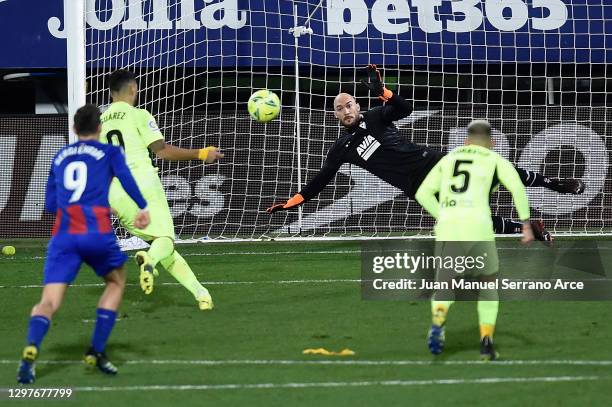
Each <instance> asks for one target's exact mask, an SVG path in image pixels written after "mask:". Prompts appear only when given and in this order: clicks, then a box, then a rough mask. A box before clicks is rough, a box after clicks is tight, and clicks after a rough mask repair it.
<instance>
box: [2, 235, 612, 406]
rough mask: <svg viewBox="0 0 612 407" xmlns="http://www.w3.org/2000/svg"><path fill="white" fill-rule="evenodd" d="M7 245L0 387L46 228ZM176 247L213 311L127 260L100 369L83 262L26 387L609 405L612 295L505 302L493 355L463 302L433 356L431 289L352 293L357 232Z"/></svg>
mask: <svg viewBox="0 0 612 407" xmlns="http://www.w3.org/2000/svg"><path fill="white" fill-rule="evenodd" d="M1 243H2V242H0V244H1ZM4 244H13V245H15V246H16V248H17V254H16V255H15V256H13V257H6V256H3V257H0V287H1V288H0V303H1V304H2V306H1V307H0V309H1V311H0V315H1V318H0V320H1V321H2V323H1V324H0V388H3V389H6V388H15V387H17V386H16V383H15V373H16V368H17V360H18V358H19V356H20V352H21V349H22V347H23V345H24V337H25V334H26V328H27V319H28V315H29V312H30V309H31V307H32V305H33V304H34V303H35V302H36V301H37V300H38V299H39V297H40V291H41V288H40V287H39V285H40V282H41V277H42V268H43V264H44V251H45V244H46V242H45V241H33V240H27V241H13V242H12V243H8V242H5V243H4ZM178 250H179V251H180V252H181V253H182V254H183V255H184V256H185V259H186V260H187V261H188V263H189V264H190V265H191V267H192V268H193V270H194V271H195V273H196V274H197V276H198V278H199V279H200V281H203V282H206V285H207V287H208V288H209V289H210V291H211V294H212V295H213V298H214V301H215V309H214V310H213V311H211V312H201V311H199V310H198V308H197V305H196V303H195V301H194V300H193V299H192V297H191V295H190V294H189V293H188V292H187V291H186V290H185V289H184V288H183V287H181V286H179V285H178V284H176V282H175V281H174V280H173V279H172V277H171V276H170V275H168V274H167V273H165V272H163V271H162V272H161V274H160V277H159V278H158V279H157V281H156V286H155V290H154V292H153V294H152V295H150V296H145V295H144V294H142V292H141V291H140V288H139V286H138V273H137V269H136V266H135V265H134V264H133V261H130V262H128V265H127V270H128V283H129V285H128V287H127V290H126V294H125V299H124V303H123V305H122V307H121V310H120V314H119V320H118V321H117V324H116V326H115V330H114V332H113V334H112V335H111V338H110V342H109V345H108V349H107V352H108V355H109V357H110V358H111V360H112V361H114V362H115V363H116V364H117V366H118V368H119V375H117V376H116V377H105V376H103V375H102V374H100V373H98V372H92V371H88V370H87V369H86V368H85V366H84V365H83V364H82V363H81V357H82V354H83V353H84V351H85V350H86V348H87V346H88V343H89V338H90V335H91V332H92V330H93V322H94V319H95V307H96V302H97V299H98V297H99V295H100V293H101V291H102V287H101V285H100V280H99V279H97V277H96V276H95V274H94V273H93V272H92V271H91V270H89V269H88V268H84V269H83V270H81V273H80V274H79V277H78V278H77V280H76V281H75V283H74V286H73V287H71V288H70V289H69V290H68V294H67V297H66V299H65V302H64V304H63V306H62V308H61V309H60V311H59V313H58V314H57V316H56V317H55V318H54V320H53V322H52V327H51V329H50V331H49V334H48V336H47V338H46V339H45V341H44V342H43V346H42V349H41V352H40V358H39V363H38V365H37V375H38V381H37V383H36V387H40V388H43V387H44V388H49V387H71V388H73V389H74V395H73V400H75V401H79V402H80V403H83V404H82V405H89V406H98V405H100V406H108V405H113V404H115V405H130V406H131V407H137V406H147V407H151V406H158V405H159V406H166V405H169V404H170V403H172V402H177V403H179V402H180V403H182V405H206V403H214V405H249V406H256V405H262V406H267V405H313V404H315V403H316V404H317V405H347V404H348V403H353V404H356V405H372V404H374V403H377V404H382V405H385V404H387V405H389V404H390V405H394V404H398V403H400V402H404V403H406V402H410V404H413V405H419V406H422V405H440V403H451V402H452V404H453V405H459V406H461V405H465V406H475V405H491V404H494V405H496V406H503V405H508V406H512V405H527V404H530V405H589V406H598V405H602V406H603V405H608V403H609V401H610V400H611V399H612V387H611V385H612V380H611V379H612V322H611V321H610V318H608V312H609V310H610V303H607V302H504V303H502V304H501V306H500V313H499V318H498V330H497V333H496V342H497V344H498V350H499V352H500V353H501V356H502V359H501V361H500V362H499V363H480V362H479V361H478V351H479V348H478V339H479V338H478V327H477V315H476V306H475V303H470V302H464V303H457V304H455V305H454V306H453V308H452V309H451V312H450V315H449V320H448V324H447V347H446V349H445V351H444V354H443V355H442V356H440V357H437V358H434V357H432V356H431V355H430V354H429V353H428V351H427V347H426V344H425V336H426V333H427V330H428V328H429V323H430V316H429V303H428V302H403V301H364V300H362V299H361V292H360V285H359V278H360V267H361V266H360V254H359V253H360V252H359V250H360V243H359V242H350V241H343V242H278V241H277V242H263V243H219V244H217V243H215V244H196V245H179V246H178ZM502 264H503V262H502ZM521 267H529V264H522V265H521ZM319 347H323V348H326V349H329V350H332V351H339V350H342V349H344V348H349V349H352V350H353V351H355V352H356V355H355V356H349V357H325V356H316V355H303V354H302V351H303V349H305V348H319ZM0 399H6V393H5V394H3V395H0ZM4 401H6V400H4ZM46 402H47V403H51V404H55V402H54V401H50V400H46ZM58 403H59V402H58ZM85 403H86V404H85ZM22 405H26V404H25V403H24V404H22ZM443 405H444V404H443Z"/></svg>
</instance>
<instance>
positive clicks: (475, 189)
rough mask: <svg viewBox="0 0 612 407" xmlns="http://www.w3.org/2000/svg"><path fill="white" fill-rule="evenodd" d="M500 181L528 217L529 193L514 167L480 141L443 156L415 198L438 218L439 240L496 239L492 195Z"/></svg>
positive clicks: (520, 212)
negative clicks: (492, 215)
mask: <svg viewBox="0 0 612 407" xmlns="http://www.w3.org/2000/svg"><path fill="white" fill-rule="evenodd" d="M500 183H501V184H503V185H504V186H505V187H506V189H508V191H510V193H511V194H512V198H513V200H514V205H515V206H516V210H517V212H518V215H519V218H520V219H521V220H527V219H529V203H528V201H527V194H526V192H525V187H524V186H523V183H522V181H521V179H520V177H519V175H518V173H517V172H516V170H515V168H514V167H513V166H512V164H511V163H510V162H509V161H508V160H506V159H505V158H503V157H502V156H500V155H499V154H497V153H496V152H494V151H492V150H490V149H488V148H485V147H481V146H477V145H467V146H462V147H458V148H456V149H454V150H453V151H451V152H450V153H449V154H448V155H446V156H444V157H443V158H442V159H441V160H440V161H439V162H438V163H437V164H436V165H435V166H434V167H433V169H432V170H431V171H430V172H429V174H428V175H427V177H425V180H424V181H423V183H422V184H421V186H420V187H419V189H418V191H417V193H416V200H417V201H418V202H419V203H420V204H421V206H423V208H425V209H426V210H427V212H429V213H430V214H431V215H432V216H433V217H434V218H436V219H437V221H438V222H437V224H436V228H435V230H436V237H437V239H438V240H472V241H484V240H493V239H494V233H493V224H492V222H491V208H490V206H489V198H490V194H491V192H493V191H494V190H496V189H497V188H498V186H499V184H500ZM458 236H460V237H461V239H458V238H457V237H458Z"/></svg>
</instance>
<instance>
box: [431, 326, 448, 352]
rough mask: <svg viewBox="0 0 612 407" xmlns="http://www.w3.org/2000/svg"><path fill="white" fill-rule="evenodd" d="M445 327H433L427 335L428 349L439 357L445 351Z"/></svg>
mask: <svg viewBox="0 0 612 407" xmlns="http://www.w3.org/2000/svg"><path fill="white" fill-rule="evenodd" d="M444 339H445V336H444V326H439V325H434V324H432V325H431V329H430V330H429V333H428V334H427V347H428V348H429V351H430V352H431V353H432V354H433V355H439V354H440V353H442V350H444Z"/></svg>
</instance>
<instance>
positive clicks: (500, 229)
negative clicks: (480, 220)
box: [491, 215, 554, 245]
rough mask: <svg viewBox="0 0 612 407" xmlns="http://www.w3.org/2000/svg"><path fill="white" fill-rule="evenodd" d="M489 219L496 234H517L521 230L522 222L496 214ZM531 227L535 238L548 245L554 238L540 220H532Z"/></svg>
mask: <svg viewBox="0 0 612 407" xmlns="http://www.w3.org/2000/svg"><path fill="white" fill-rule="evenodd" d="M491 220H492V221H493V231H494V232H495V233H496V234H498V235H507V234H517V233H521V232H522V230H523V222H519V221H515V220H512V219H508V218H504V217H501V216H497V215H495V216H491ZM531 229H532V230H533V235H534V237H535V239H536V240H540V241H542V242H545V243H546V244H548V245H551V244H552V242H553V240H554V239H553V237H552V235H551V234H550V232H549V231H548V230H546V228H545V227H544V223H543V222H542V221H539V220H532V221H531Z"/></svg>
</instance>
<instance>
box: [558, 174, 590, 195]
mask: <svg viewBox="0 0 612 407" xmlns="http://www.w3.org/2000/svg"><path fill="white" fill-rule="evenodd" d="M554 181H555V183H556V184H557V185H556V188H555V190H556V191H557V192H559V193H562V194H572V195H580V194H582V193H583V192H584V190H585V189H586V184H585V183H584V182H583V181H582V180H580V179H572V178H570V179H557V180H554Z"/></svg>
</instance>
